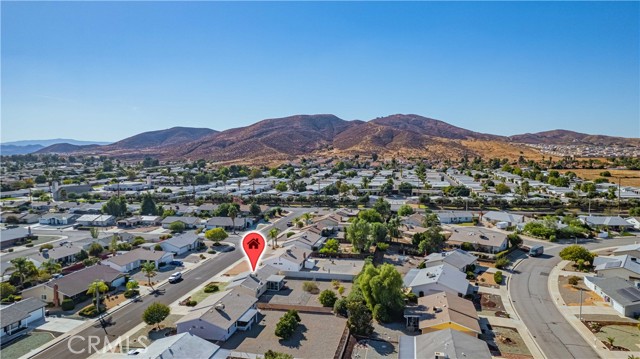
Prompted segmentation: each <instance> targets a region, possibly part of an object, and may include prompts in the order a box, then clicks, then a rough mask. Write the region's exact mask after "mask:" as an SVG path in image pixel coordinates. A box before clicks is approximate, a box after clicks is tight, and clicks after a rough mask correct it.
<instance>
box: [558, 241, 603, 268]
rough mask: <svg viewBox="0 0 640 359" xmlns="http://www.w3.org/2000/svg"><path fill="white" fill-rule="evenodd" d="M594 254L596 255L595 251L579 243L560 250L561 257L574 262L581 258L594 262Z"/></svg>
mask: <svg viewBox="0 0 640 359" xmlns="http://www.w3.org/2000/svg"><path fill="white" fill-rule="evenodd" d="M594 256H595V255H594V254H593V253H591V252H589V250H587V249H586V248H584V247H583V246H581V245H578V244H572V245H570V246H567V247H564V248H563V249H562V250H561V251H560V258H562V259H564V260H567V261H572V262H578V260H579V259H582V260H583V261H584V262H585V263H586V262H589V263H593V258H594Z"/></svg>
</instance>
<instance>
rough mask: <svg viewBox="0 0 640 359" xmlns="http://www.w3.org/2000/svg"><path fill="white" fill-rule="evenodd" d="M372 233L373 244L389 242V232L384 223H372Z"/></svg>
mask: <svg viewBox="0 0 640 359" xmlns="http://www.w3.org/2000/svg"><path fill="white" fill-rule="evenodd" d="M370 232H371V239H372V241H371V242H372V243H379V242H384V241H386V240H387V234H389V230H388V229H387V226H386V225H385V224H382V223H377V222H376V223H371V224H370Z"/></svg>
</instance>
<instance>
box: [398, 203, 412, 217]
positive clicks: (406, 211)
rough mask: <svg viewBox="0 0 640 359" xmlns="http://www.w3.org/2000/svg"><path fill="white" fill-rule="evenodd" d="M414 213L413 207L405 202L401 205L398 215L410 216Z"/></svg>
mask: <svg viewBox="0 0 640 359" xmlns="http://www.w3.org/2000/svg"><path fill="white" fill-rule="evenodd" d="M412 214H413V208H412V207H411V206H409V205H408V204H403V205H402V206H400V208H398V216H401V217H404V216H410V215H412Z"/></svg>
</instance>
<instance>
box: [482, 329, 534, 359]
mask: <svg viewBox="0 0 640 359" xmlns="http://www.w3.org/2000/svg"><path fill="white" fill-rule="evenodd" d="M482 339H484V340H485V341H486V342H487V344H489V348H490V349H491V351H492V352H494V353H495V354H498V353H497V352H499V355H500V356H502V357H505V358H511V359H516V358H531V357H532V355H531V352H529V349H528V348H527V345H526V344H525V343H524V340H523V339H522V337H521V336H520V334H519V333H518V330H517V329H515V328H507V327H496V326H494V327H493V330H492V331H491V332H488V333H485V334H482ZM496 348H497V349H498V350H497V351H496V350H495V349H496ZM494 353H492V354H494Z"/></svg>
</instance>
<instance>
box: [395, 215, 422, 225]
mask: <svg viewBox="0 0 640 359" xmlns="http://www.w3.org/2000/svg"><path fill="white" fill-rule="evenodd" d="M424 218H425V217H424V216H423V215H422V214H419V213H414V214H412V215H410V216H407V217H404V218H403V219H402V220H401V221H400V223H402V224H404V225H407V226H412V227H422V225H423V222H424Z"/></svg>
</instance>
